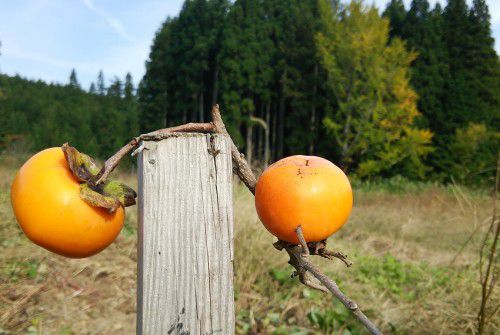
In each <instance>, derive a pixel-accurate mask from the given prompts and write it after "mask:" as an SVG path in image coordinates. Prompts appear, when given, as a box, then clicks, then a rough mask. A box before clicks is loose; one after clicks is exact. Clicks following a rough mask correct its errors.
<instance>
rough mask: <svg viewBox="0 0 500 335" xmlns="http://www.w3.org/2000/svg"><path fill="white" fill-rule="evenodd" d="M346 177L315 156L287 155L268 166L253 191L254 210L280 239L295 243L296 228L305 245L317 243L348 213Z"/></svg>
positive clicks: (333, 230) (342, 220) (342, 223)
mask: <svg viewBox="0 0 500 335" xmlns="http://www.w3.org/2000/svg"><path fill="white" fill-rule="evenodd" d="M352 201H353V198H352V189H351V184H350V183H349V180H348V179H347V176H346V175H345V174H344V172H343V171H342V170H341V169H340V168H338V167H337V166H336V165H335V164H333V163H332V162H330V161H328V160H326V159H324V158H321V157H316V156H290V157H286V158H283V159H281V160H279V161H277V162H276V163H274V164H272V165H271V166H269V167H268V168H267V169H266V170H265V171H264V172H263V173H262V175H261V176H260V178H259V180H258V182H257V186H256V190H255V207H256V209H257V214H258V215H259V218H260V220H261V221H262V223H263V224H264V226H265V227H266V228H267V230H269V232H271V233H272V234H273V235H275V236H276V237H278V238H279V239H280V240H283V241H287V242H291V243H298V238H297V234H296V229H297V227H298V226H299V225H300V226H301V228H302V232H303V234H304V238H305V240H306V241H307V242H319V241H322V240H324V239H326V238H327V237H329V236H330V235H332V234H333V233H335V232H336V231H337V230H339V229H340V228H341V227H342V226H343V225H344V223H345V222H346V221H347V219H348V217H349V215H350V213H351V210H352Z"/></svg>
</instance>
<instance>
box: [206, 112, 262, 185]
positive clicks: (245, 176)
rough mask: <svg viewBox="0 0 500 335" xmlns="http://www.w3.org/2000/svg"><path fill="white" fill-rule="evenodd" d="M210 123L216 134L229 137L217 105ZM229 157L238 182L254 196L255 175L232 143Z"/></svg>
mask: <svg viewBox="0 0 500 335" xmlns="http://www.w3.org/2000/svg"><path fill="white" fill-rule="evenodd" d="M212 123H213V124H214V127H215V132H216V133H219V134H227V135H229V133H228V132H227V130H226V126H225V125H224V122H223V121H222V117H221V115H220V110H219V105H215V106H214V107H213V108H212ZM231 142H232V141H231ZM231 156H232V158H233V164H234V167H233V169H234V172H235V173H236V174H237V175H238V177H239V178H240V180H241V181H242V182H243V183H244V184H245V185H246V186H247V188H248V189H249V190H250V192H252V194H255V186H256V185H257V179H256V178H255V175H254V174H253V172H252V169H251V168H250V165H249V164H248V163H247V161H246V160H245V157H244V156H243V154H241V153H240V151H239V150H238V148H237V147H236V145H235V144H234V142H232V144H231Z"/></svg>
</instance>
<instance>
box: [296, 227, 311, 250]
mask: <svg viewBox="0 0 500 335" xmlns="http://www.w3.org/2000/svg"><path fill="white" fill-rule="evenodd" d="M295 233H296V234H297V238H298V239H299V242H300V245H301V246H302V253H303V254H304V255H306V256H309V247H308V246H307V242H306V239H305V238H304V233H303V232H302V226H300V225H299V226H298V227H297V229H295Z"/></svg>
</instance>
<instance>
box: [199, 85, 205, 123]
mask: <svg viewBox="0 0 500 335" xmlns="http://www.w3.org/2000/svg"><path fill="white" fill-rule="evenodd" d="M204 114H205V107H204V103H203V90H202V91H201V92H200V95H199V99H198V121H199V122H204V119H205V118H204Z"/></svg>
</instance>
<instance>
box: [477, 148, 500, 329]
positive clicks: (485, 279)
mask: <svg viewBox="0 0 500 335" xmlns="http://www.w3.org/2000/svg"><path fill="white" fill-rule="evenodd" d="M499 187H500V153H499V154H498V159H497V173H496V180H495V190H494V192H493V215H492V219H491V225H490V227H489V229H488V231H487V232H486V234H485V236H484V240H483V243H482V245H481V249H480V251H479V273H480V278H481V305H480V307H479V312H478V315H477V321H478V325H477V328H478V333H479V334H483V333H484V331H485V329H486V326H487V322H488V318H487V316H486V307H487V304H488V300H489V298H490V296H491V294H492V292H493V290H494V289H495V283H496V273H495V272H496V264H497V262H496V251H497V242H498V238H499V236H500V220H497V213H496V210H497V194H498V189H499ZM495 225H496V230H495V233H494V236H493V243H492V245H491V248H490V250H489V255H488V258H487V264H486V272H485V273H484V275H483V263H484V258H483V254H484V249H486V247H487V243H488V237H489V236H490V233H491V232H493V231H494V228H495ZM490 276H491V279H490ZM497 308H498V306H496V307H495V308H494V310H495V312H494V313H496V310H497Z"/></svg>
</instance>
